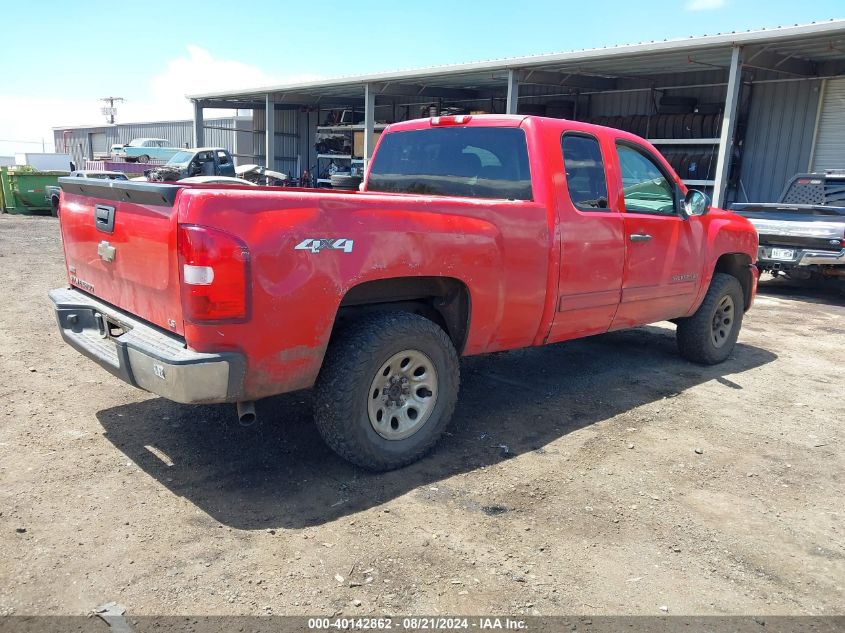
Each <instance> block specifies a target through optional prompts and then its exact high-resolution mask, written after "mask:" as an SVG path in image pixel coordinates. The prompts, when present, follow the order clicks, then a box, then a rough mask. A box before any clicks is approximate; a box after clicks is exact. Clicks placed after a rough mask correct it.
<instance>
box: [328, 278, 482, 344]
mask: <svg viewBox="0 0 845 633" xmlns="http://www.w3.org/2000/svg"><path fill="white" fill-rule="evenodd" d="M384 310H388V311H402V312H412V313H414V314H419V315H420V316H424V317H425V318H427V319H430V320H431V321H434V322H435V323H437V325H439V326H440V327H441V328H443V330H444V331H445V332H446V334H448V335H449V338H450V339H452V343H453V344H454V346H455V349H456V350H458V354H460V353H461V351H462V350H463V347H464V345H465V343H466V338H467V334H468V332H469V317H470V296H469V289H468V288H467V287H466V285H465V284H464V283H463V282H462V281H459V280H457V279H454V278H452V277H398V278H393V279H379V280H376V281H367V282H364V283H362V284H359V285H357V286H355V287H353V288H350V289H349V291H348V292H347V293H346V295H344V297H343V300H342V301H341V302H340V308H339V309H338V312H337V317H336V318H335V328H334V329H337V327H338V325H340V324H342V323H343V322H344V321H350V320H353V319H355V318H356V317H357V316H360V315H362V314H366V313H369V312H376V311H384Z"/></svg>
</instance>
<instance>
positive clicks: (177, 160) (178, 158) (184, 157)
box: [167, 152, 194, 165]
mask: <svg viewBox="0 0 845 633" xmlns="http://www.w3.org/2000/svg"><path fill="white" fill-rule="evenodd" d="M193 157H194V153H193V152H176V153H175V154H174V155H173V157H172V158H171V159H170V160H169V161H167V164H168V165H187V164H188V163H189V162H191V159H192V158H193Z"/></svg>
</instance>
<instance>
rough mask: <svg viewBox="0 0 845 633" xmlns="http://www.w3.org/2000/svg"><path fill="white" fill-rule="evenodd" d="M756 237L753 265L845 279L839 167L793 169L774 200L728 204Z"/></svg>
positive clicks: (844, 200)
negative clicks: (811, 171) (793, 173)
mask: <svg viewBox="0 0 845 633" xmlns="http://www.w3.org/2000/svg"><path fill="white" fill-rule="evenodd" d="M731 209H732V210H733V211H734V212H736V213H737V214H739V215H741V216H743V217H745V218H748V219H749V220H750V221H751V224H753V225H754V228H755V229H757V233H758V235H759V239H760V247H759V250H758V252H757V261H758V267H759V268H760V269H761V271H768V272H770V273H773V274H774V275H778V274H780V273H784V274H785V275H787V276H789V277H792V278H794V279H802V280H807V279H812V278H834V277H835V278H839V279H842V280H845V171H837V172H827V173H817V174H798V175H797V176H793V178H792V179H791V180H790V181H789V182H788V183H787V184H786V187H785V188H784V190H783V193H781V196H780V201H779V202H775V203H771V204H763V203H757V202H751V203H742V204H733V205H731Z"/></svg>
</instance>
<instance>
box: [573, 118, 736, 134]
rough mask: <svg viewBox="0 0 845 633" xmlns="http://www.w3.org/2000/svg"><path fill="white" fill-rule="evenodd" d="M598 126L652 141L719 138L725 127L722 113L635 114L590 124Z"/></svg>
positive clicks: (593, 120)
mask: <svg viewBox="0 0 845 633" xmlns="http://www.w3.org/2000/svg"><path fill="white" fill-rule="evenodd" d="M589 122H590V123H594V124H596V125H603V126H605V127H613V128H617V129H619V130H625V131H626V132H630V133H631V134H636V135H637V136H642V137H643V138H652V139H687V138H688V139H698V138H716V137H718V136H719V133H720V132H721V127H722V117H721V115H720V114H702V113H692V112H690V113H687V114H654V115H647V114H635V115H629V116H599V117H593V118H592V119H590V121H589Z"/></svg>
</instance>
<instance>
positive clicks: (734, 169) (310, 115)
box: [191, 20, 845, 205]
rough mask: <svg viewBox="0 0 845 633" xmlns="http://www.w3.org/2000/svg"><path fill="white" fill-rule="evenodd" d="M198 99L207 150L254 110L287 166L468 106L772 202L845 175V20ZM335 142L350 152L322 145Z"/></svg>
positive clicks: (259, 142) (360, 157)
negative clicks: (387, 128) (594, 131)
mask: <svg viewBox="0 0 845 633" xmlns="http://www.w3.org/2000/svg"><path fill="white" fill-rule="evenodd" d="M191 99H192V101H193V103H194V112H195V116H194V140H195V142H196V143H197V144H200V145H202V144H209V143H210V139H211V138H213V134H214V133H215V131H216V130H215V126H217V125H218V124H217V123H216V122H212V121H211V120H208V119H206V118H205V114H206V112H207V111H208V110H213V109H216V108H228V109H248V110H252V112H253V121H252V133H253V136H254V138H255V141H256V142H255V143H254V147H255V151H254V155H253V156H252V157H251V160H252V162H259V163H262V164H266V165H268V166H272V167H273V168H275V169H278V170H281V171H285V172H293V173H297V172H301V171H302V170H304V169H308V170H309V171H310V172H311V173H312V174H316V175H318V176H319V175H321V174H323V172H324V171H325V169H326V166H327V165H329V164H340V165H343V166H344V167H346V164H344V161H349V163H351V164H352V168H353V170H354V169H355V167H356V165H359V166H360V167H363V165H364V163H365V161H366V159H367V158H368V157H369V156H370V153H371V152H372V147H373V144H374V139H375V137H374V134H377V132H378V129H379V127H380V124H383V123H387V122H391V121H400V120H405V119H409V118H417V117H420V116H429V115H430V114H432V113H434V114H436V113H441V112H449V111H454V110H455V109H456V108H460V109H463V110H465V111H470V112H493V113H525V114H545V115H547V116H560V117H565V118H574V119H578V120H586V121H592V122H597V123H602V124H605V125H610V126H615V127H620V128H623V129H628V130H630V131H633V132H635V133H637V134H640V135H641V136H645V137H647V138H649V139H651V140H652V142H653V143H654V144H655V145H656V146H657V147H658V149H659V150H660V151H661V152H662V153H663V154H664V155H665V156H666V157H667V158H668V159H669V160H670V162H671V163H672V164H673V166H675V168H676V170H677V171H678V172H679V174H680V175H681V177H682V178H684V179H685V180H686V181H687V183H688V184H690V185H691V186H695V187H698V188H702V189H706V190H708V191H709V192H711V193H712V194H713V197H714V201H715V202H716V203H719V204H723V205H724V204H725V203H727V202H731V201H745V200H755V201H769V200H774V199H775V198H776V197H777V195H778V194H779V193H780V191H781V189H782V187H783V185H784V183H785V181H786V179H787V178H788V177H790V176H791V175H792V174H794V173H796V172H803V171H808V170H824V169H842V168H845V20H835V21H829V22H824V23H816V24H808V25H801V26H794V27H787V28H778V29H764V30H758V31H748V32H744V33H727V34H719V35H713V36H705V37H694V38H687V39H682V40H671V41H661V42H649V43H644V44H636V45H629V46H616V47H608V48H601V49H590V50H583V51H574V52H570V53H560V54H551V55H539V56H532V57H522V58H512V59H504V60H494V61H488V62H476V63H470V64H458V65H452V66H442V67H435V68H422V69H417V70H411V71H402V72H391V73H378V74H373V75H366V76H360V77H344V78H339V79H333V80H327V81H315V82H309V83H302V84H296V85H284V86H271V87H256V88H255V89H251V90H238V91H231V92H215V93H208V94H201V95H193V96H192V97H191ZM344 111H345V112H346V114H344ZM356 133H357V134H356ZM331 134H348V135H349V139H348V146H349V148H350V151H349V154H348V157H344V158H341V157H340V156H339V155H338V154H339V152H336V151H335V152H333V153H325V151H326V150H325V148H323V149H322V151H321V150H320V148H318V147H317V141H318V140H320V139H323V138H326V137H327V136H330V135H331ZM318 135H319V136H318ZM353 137H354V138H353ZM346 168H348V167H346Z"/></svg>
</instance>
